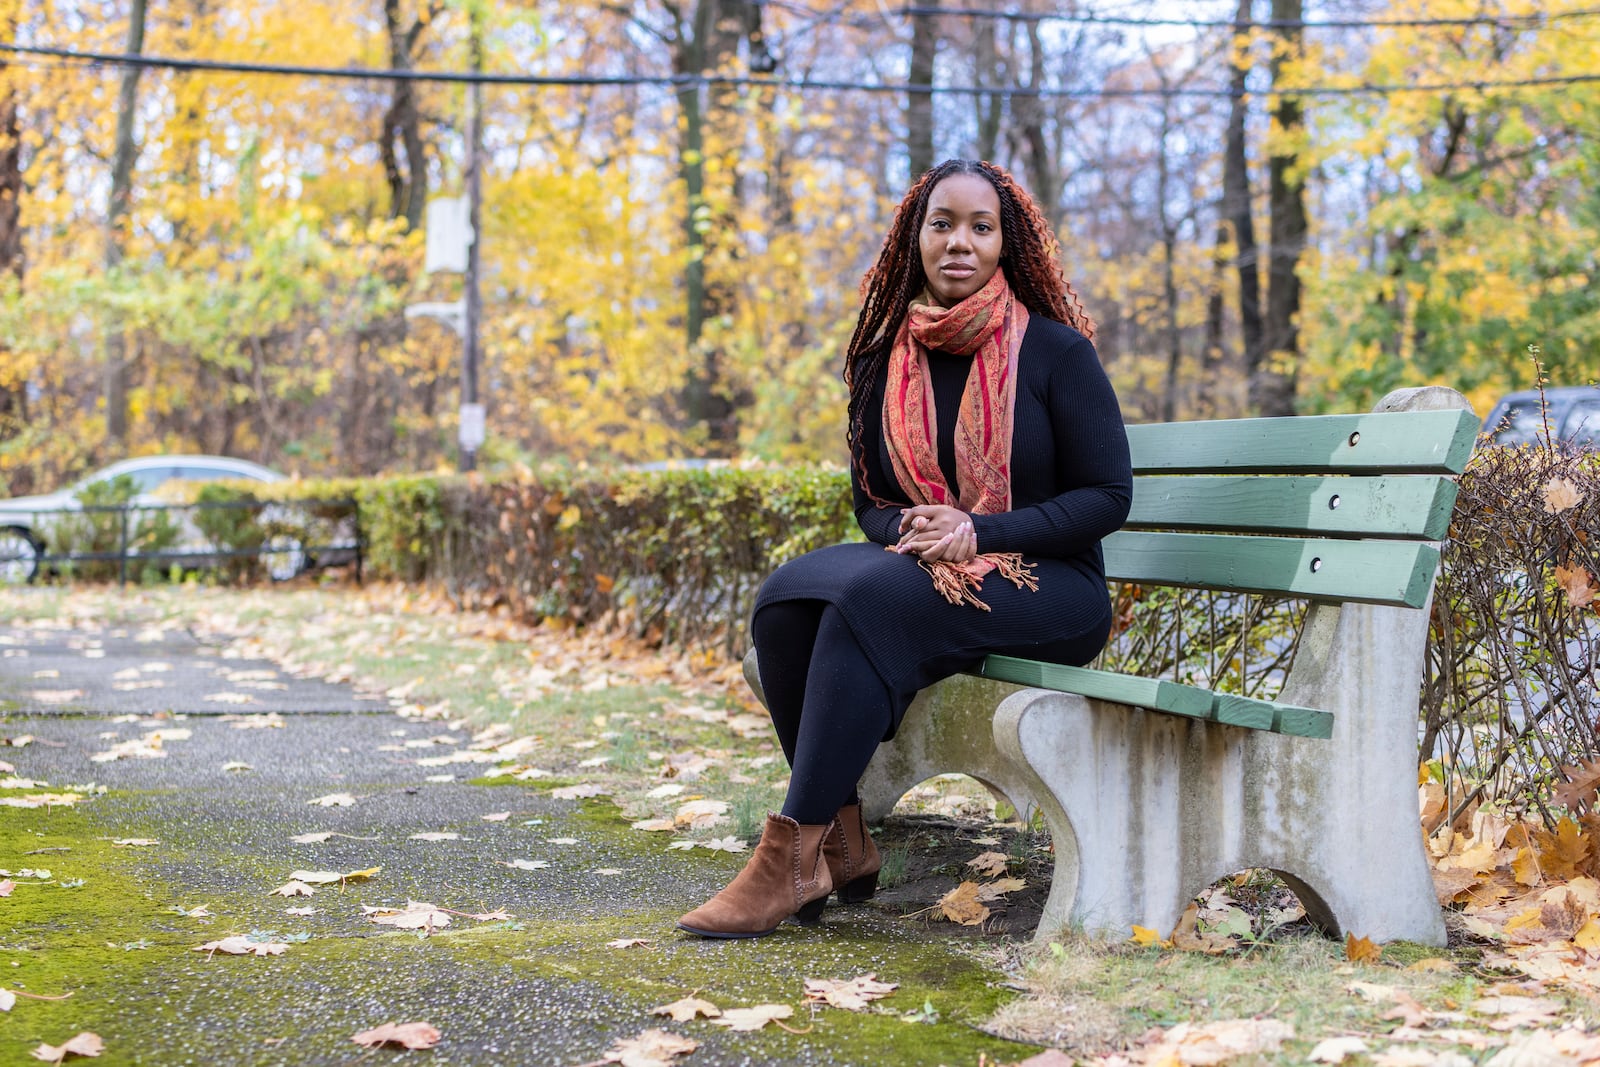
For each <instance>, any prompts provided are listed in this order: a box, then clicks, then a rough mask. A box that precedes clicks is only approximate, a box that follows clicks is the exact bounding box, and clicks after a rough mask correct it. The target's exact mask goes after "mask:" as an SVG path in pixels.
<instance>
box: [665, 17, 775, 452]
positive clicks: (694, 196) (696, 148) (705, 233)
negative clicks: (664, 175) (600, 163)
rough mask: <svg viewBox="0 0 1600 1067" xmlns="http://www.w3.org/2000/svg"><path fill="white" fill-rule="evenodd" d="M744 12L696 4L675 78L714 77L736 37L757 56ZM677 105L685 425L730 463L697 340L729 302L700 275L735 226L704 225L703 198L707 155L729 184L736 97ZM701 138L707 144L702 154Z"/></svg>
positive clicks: (726, 220) (720, 391)
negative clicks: (692, 360) (690, 363)
mask: <svg viewBox="0 0 1600 1067" xmlns="http://www.w3.org/2000/svg"><path fill="white" fill-rule="evenodd" d="M749 4H750V0H699V2H698V3H697V4H696V5H695V10H694V20H693V25H692V29H689V28H686V27H680V31H679V36H678V44H677V48H676V50H675V52H674V56H673V67H674V70H675V71H676V72H677V73H679V74H695V75H707V74H712V73H715V72H716V71H718V70H720V69H721V68H723V67H724V66H725V65H726V64H727V63H728V62H729V61H730V60H731V59H732V58H733V57H734V56H735V55H737V54H738V49H739V39H740V37H741V36H749V38H750V40H751V45H752V49H754V48H757V47H760V48H762V49H763V54H764V47H765V46H764V45H762V44H761V24H760V17H759V12H756V13H754V15H753V16H752V13H751V12H750V10H749ZM678 102H679V107H680V108H681V113H682V116H683V140H682V141H681V142H680V144H679V149H678V166H679V172H680V173H681V174H682V175H683V182H684V187H685V190H686V192H687V193H688V214H687V216H686V218H685V220H684V222H685V237H686V239H687V242H688V252H689V255H688V260H689V261H688V264H687V265H686V268H685V270H684V289H685V298H686V308H685V315H684V339H685V342H686V343H687V345H688V348H689V351H690V353H691V355H694V354H696V353H698V355H699V358H700V364H699V366H697V367H696V368H695V369H694V370H692V371H691V372H690V374H689V378H688V381H687V382H685V383H684V388H683V406H684V413H685V415H686V416H687V418H688V421H689V422H690V423H691V424H694V423H700V424H703V425H704V426H705V428H706V440H707V445H708V452H709V453H710V454H711V455H714V456H731V455H732V454H733V453H734V451H735V450H736V447H737V444H738V436H739V425H738V412H737V409H736V407H735V405H734V404H733V402H732V400H731V399H730V398H729V397H728V396H727V395H725V393H726V391H725V388H724V383H723V370H722V352H721V351H720V349H718V348H717V347H716V346H715V345H707V344H704V343H703V334H704V332H705V324H706V322H707V320H708V319H711V318H714V317H716V316H718V315H721V314H722V313H723V312H724V311H726V310H727V308H728V307H729V306H730V304H731V302H732V293H731V292H729V290H728V286H727V284H726V283H725V282H721V281H720V280H719V279H717V278H715V277H714V276H711V275H708V273H707V271H706V261H707V259H708V258H715V257H714V256H713V253H715V252H717V251H719V242H728V241H732V240H734V239H735V234H736V229H737V224H736V222H735V220H734V219H733V218H732V217H731V216H729V215H728V214H727V213H726V212H724V213H723V214H722V215H721V217H717V218H713V217H712V212H711V204H710V202H709V200H708V198H707V196H706V166H705V157H706V153H707V152H708V151H715V152H717V153H718V155H719V156H721V157H722V158H721V166H719V167H718V168H717V174H718V176H719V177H718V180H719V181H728V182H737V177H736V167H737V162H738V156H739V152H738V148H739V145H738V139H737V136H736V132H737V131H736V130H735V128H734V122H733V120H734V119H735V117H736V114H737V102H738V101H737V93H736V91H735V90H734V89H732V88H731V87H728V86H713V87H711V88H710V89H705V88H703V87H701V86H694V85H690V86H685V87H684V88H683V89H682V90H681V91H680V92H679V93H678ZM708 133H710V134H711V138H710V140H711V142H712V143H711V144H710V145H709V146H708V144H707V134H708ZM730 193H731V190H730ZM724 247H726V246H724Z"/></svg>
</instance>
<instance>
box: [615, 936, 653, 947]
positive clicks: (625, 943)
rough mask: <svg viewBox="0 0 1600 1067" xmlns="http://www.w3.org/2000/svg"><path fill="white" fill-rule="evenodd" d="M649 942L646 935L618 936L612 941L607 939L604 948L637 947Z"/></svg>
mask: <svg viewBox="0 0 1600 1067" xmlns="http://www.w3.org/2000/svg"><path fill="white" fill-rule="evenodd" d="M648 944H650V939H649V938H647V937H619V938H617V939H616V940H614V941H607V942H606V948H638V947H640V946H641V945H648Z"/></svg>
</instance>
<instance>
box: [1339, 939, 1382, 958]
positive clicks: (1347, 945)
mask: <svg viewBox="0 0 1600 1067" xmlns="http://www.w3.org/2000/svg"><path fill="white" fill-rule="evenodd" d="M1382 955H1383V949H1382V948H1381V947H1380V946H1378V945H1374V944H1373V943H1372V942H1371V941H1370V940H1368V939H1367V938H1365V937H1357V936H1356V935H1355V934H1354V933H1346V934H1345V935H1344V958H1345V959H1347V960H1349V961H1350V962H1351V963H1377V962H1378V959H1379V958H1380V957H1381V956H1382Z"/></svg>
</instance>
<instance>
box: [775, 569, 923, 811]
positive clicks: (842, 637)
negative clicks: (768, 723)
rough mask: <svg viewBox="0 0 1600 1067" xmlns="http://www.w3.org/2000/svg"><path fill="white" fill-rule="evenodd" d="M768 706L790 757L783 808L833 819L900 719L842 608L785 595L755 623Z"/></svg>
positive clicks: (853, 795) (851, 797) (853, 797)
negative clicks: (841, 610) (887, 734)
mask: <svg viewBox="0 0 1600 1067" xmlns="http://www.w3.org/2000/svg"><path fill="white" fill-rule="evenodd" d="M751 633H752V637H753V638H754V640H755V646H756V664H757V666H758V668H759V669H760V673H761V688H762V690H763V691H764V692H765V693H766V697H767V710H768V711H770V712H771V713H772V725H773V727H774V729H776V730H777V732H778V743H779V744H780V745H782V746H783V755H784V758H785V759H787V760H788V761H789V767H790V769H791V774H790V776H789V793H788V795H787V796H786V797H785V798H784V802H783V814H785V815H787V816H788V817H789V818H791V819H793V820H794V821H795V822H798V823H801V824H802V825H817V824H821V823H826V822H828V821H829V820H830V819H832V818H833V816H834V813H835V812H837V811H838V810H839V809H840V808H841V807H843V806H844V805H845V804H849V803H852V802H854V801H856V800H857V797H856V784H857V783H858V782H859V781H860V780H861V775H862V772H864V771H865V770H866V769H867V764H868V763H869V762H871V760H872V754H873V752H875V751H876V750H877V747H878V742H880V741H882V740H883V737H884V735H885V734H886V733H888V732H889V726H890V724H891V723H892V722H893V719H894V704H893V701H894V696H893V694H892V693H891V692H890V690H889V687H888V686H886V685H884V684H883V679H881V678H880V677H878V672H877V670H876V669H875V668H874V667H873V666H872V663H871V662H870V661H869V660H868V659H867V656H866V653H864V652H862V651H861V646H860V645H859V644H857V643H856V639H855V635H854V634H852V633H851V632H850V626H849V624H848V623H846V622H845V621H844V616H842V615H840V614H839V611H838V609H837V608H835V607H834V606H833V605H831V604H829V603H827V602H826V601H822V600H783V601H778V602H776V603H772V604H768V605H766V606H765V607H763V608H762V609H761V610H760V611H758V612H757V613H756V617H755V619H754V621H753V622H752V624H751Z"/></svg>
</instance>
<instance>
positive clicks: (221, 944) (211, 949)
mask: <svg viewBox="0 0 1600 1067" xmlns="http://www.w3.org/2000/svg"><path fill="white" fill-rule="evenodd" d="M190 951H192V952H208V953H210V954H212V955H216V954H217V953H218V952H221V953H224V954H225V955H228V956H281V955H283V954H284V953H285V952H287V951H289V946H288V945H287V944H284V943H283V942H281V941H252V940H250V939H249V938H248V937H245V936H244V935H243V934H235V935H234V936H233V937H225V938H223V939H222V940H221V941H207V942H206V943H205V944H203V945H196V946H195V947H194V948H193V949H191V950H190Z"/></svg>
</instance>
